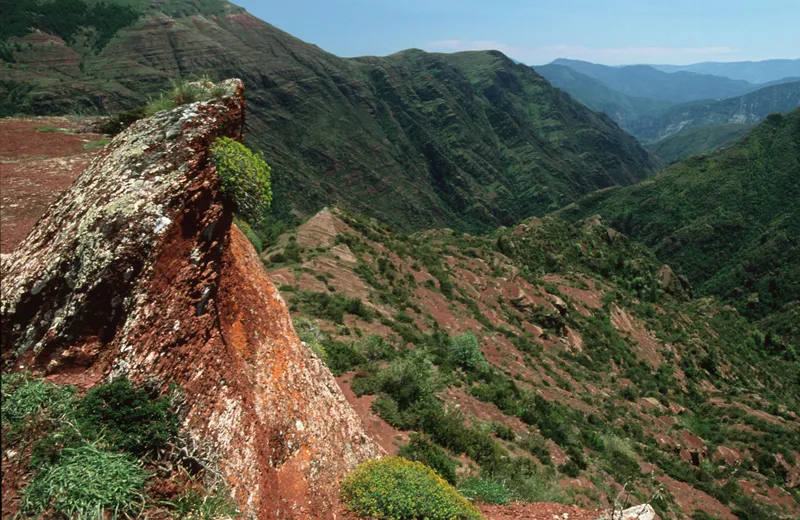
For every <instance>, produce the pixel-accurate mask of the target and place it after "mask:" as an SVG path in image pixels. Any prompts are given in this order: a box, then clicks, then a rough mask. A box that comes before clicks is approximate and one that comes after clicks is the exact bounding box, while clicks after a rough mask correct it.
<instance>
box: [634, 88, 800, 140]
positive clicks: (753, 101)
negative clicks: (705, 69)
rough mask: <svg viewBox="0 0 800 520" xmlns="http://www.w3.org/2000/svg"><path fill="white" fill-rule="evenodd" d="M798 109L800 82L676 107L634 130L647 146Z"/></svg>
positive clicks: (644, 119)
mask: <svg viewBox="0 0 800 520" xmlns="http://www.w3.org/2000/svg"><path fill="white" fill-rule="evenodd" d="M798 106H800V82H795V83H784V84H781V85H773V86H770V87H765V88H762V89H760V90H757V91H755V92H751V93H749V94H745V95H744V96H740V97H736V98H730V99H723V100H719V101H715V100H705V101H696V102H693V103H686V104H681V105H675V106H673V107H670V108H669V109H667V110H666V111H664V112H663V113H662V114H659V115H655V116H645V117H641V118H639V119H638V120H636V121H635V122H634V123H633V124H632V125H631V126H630V131H631V132H632V133H633V134H634V135H635V136H636V137H637V138H638V139H639V140H640V141H641V142H643V143H656V142H658V141H661V140H662V139H665V138H667V137H670V136H672V135H675V134H677V133H679V132H681V131H686V130H691V129H693V128H699V127H703V126H711V125H722V124H755V123H760V122H761V121H763V120H764V118H766V117H767V116H768V115H769V114H771V113H773V112H782V113H785V112H790V111H792V110H794V109H795V108H797V107H798Z"/></svg>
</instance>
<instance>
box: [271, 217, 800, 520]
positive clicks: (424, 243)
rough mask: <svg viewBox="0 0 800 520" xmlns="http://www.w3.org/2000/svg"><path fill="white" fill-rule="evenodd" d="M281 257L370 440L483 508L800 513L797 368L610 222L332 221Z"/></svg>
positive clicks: (287, 291)
mask: <svg viewBox="0 0 800 520" xmlns="http://www.w3.org/2000/svg"><path fill="white" fill-rule="evenodd" d="M262 257H263V259H264V262H265V264H266V265H267V266H268V268H269V269H270V273H271V277H272V279H273V281H274V282H275V283H276V285H279V290H280V291H281V294H282V295H283V297H284V298H285V299H286V300H287V302H288V303H289V304H290V310H291V311H292V314H293V318H294V320H295V328H296V329H297V331H298V334H299V335H300V337H301V339H302V340H303V341H304V342H305V343H306V345H307V346H308V347H309V348H310V349H312V350H314V351H315V352H317V354H318V355H319V356H321V357H322V358H323V359H324V360H325V362H326V363H327V364H328V366H329V367H330V368H331V370H332V371H333V372H334V373H335V374H337V375H338V376H339V377H338V378H337V380H338V382H339V384H340V386H341V387H342V389H343V390H344V392H345V395H346V396H347V397H348V400H349V401H350V402H351V403H352V404H353V406H354V408H355V409H356V410H357V411H358V412H359V413H360V414H361V415H362V417H363V418H364V420H365V424H366V425H367V430H368V432H369V433H370V434H371V435H373V437H374V438H376V440H378V442H380V443H381V445H383V446H384V448H386V449H387V451H389V452H390V453H393V452H397V453H399V455H401V456H405V457H408V458H411V459H413V460H418V461H421V462H423V463H425V464H427V465H429V466H431V467H432V468H433V469H434V470H436V471H437V472H438V473H439V475H440V476H441V477H442V478H444V479H445V480H447V481H449V482H451V483H454V484H455V485H456V487H457V488H458V489H459V490H460V491H461V492H462V493H464V494H465V495H467V496H470V497H473V498H476V499H483V500H489V501H492V502H498V503H504V502H505V501H508V500H521V501H563V502H568V503H569V502H577V503H579V504H583V505H584V506H589V507H599V505H601V504H603V503H604V502H605V503H608V502H609V501H613V499H614V498H615V497H616V496H617V494H618V493H619V488H620V486H621V485H624V484H626V483H628V484H629V485H628V488H629V489H633V490H634V491H633V492H634V495H635V496H634V498H632V499H631V500H632V501H633V502H641V501H643V500H645V499H647V498H648V497H650V496H651V495H653V494H654V493H655V492H656V490H657V489H658V488H660V487H662V488H663V489H664V492H663V494H662V495H661V498H659V499H657V500H656V501H655V505H656V507H657V509H658V510H659V514H660V515H661V518H664V519H667V518H735V516H733V515H737V516H738V517H739V518H742V519H744V518H781V517H783V518H790V517H792V516H793V515H794V516H796V515H797V514H798V512H800V503H798V501H797V500H798V499H800V497H798V496H797V490H796V485H797V480H796V477H794V476H791V475H796V474H797V471H798V469H800V468H799V467H798V464H799V463H800V462H799V461H800V445H798V442H797V440H798V439H800V435H798V434H799V433H800V422H799V421H798V415H797V414H798V412H800V408H799V407H800V395H799V394H798V389H800V385H798V384H797V381H796V374H797V373H798V370H799V369H800V367H799V366H798V363H797V360H791V359H785V358H782V357H780V356H776V355H774V354H771V353H769V352H768V351H766V350H763V349H757V348H753V345H754V344H755V343H754V342H757V341H759V337H760V336H759V332H758V331H757V330H756V329H755V328H754V327H752V326H751V325H750V324H748V322H747V321H746V320H744V319H743V318H742V317H741V316H740V315H739V314H738V312H737V311H736V310H734V309H732V308H730V307H724V306H721V305H719V304H718V303H717V302H716V301H714V300H712V299H697V300H695V299H691V297H690V292H691V287H690V286H689V284H688V283H687V282H686V280H685V279H681V278H680V277H678V276H677V275H675V273H673V272H672V271H671V270H670V269H669V268H668V267H665V266H663V264H662V263H661V262H660V261H658V260H657V259H656V258H655V256H654V255H653V254H652V253H651V252H650V251H649V250H648V249H647V248H646V247H645V246H643V245H641V244H638V243H635V242H632V241H630V240H629V239H628V238H626V237H625V236H624V235H622V234H619V233H616V232H615V231H614V230H613V229H609V228H606V227H605V226H603V225H602V223H601V222H600V221H598V220H597V219H589V220H587V221H585V222H582V223H581V224H580V225H578V226H575V225H572V224H569V223H566V222H564V221H561V220H558V219H554V218H550V217H548V218H544V219H542V220H539V219H531V220H529V221H527V222H525V223H524V224H522V225H519V226H517V227H515V228H513V229H502V230H500V231H498V232H497V233H495V234H493V235H492V236H470V235H466V234H461V233H458V232H453V231H450V230H439V231H426V232H422V233H418V234H414V235H406V234H403V233H399V232H397V231H394V230H392V229H391V228H389V227H388V226H386V225H383V224H379V223H378V222H377V221H375V220H374V219H369V218H363V217H358V216H355V215H352V214H347V213H344V212H342V211H340V210H336V209H334V210H325V211H323V212H321V213H319V214H317V215H316V216H315V217H313V218H312V219H310V220H309V221H308V222H306V223H305V224H303V225H302V226H300V227H299V228H298V229H296V230H293V231H291V232H288V233H286V234H284V235H283V236H281V237H280V238H279V239H278V241H277V242H276V243H275V244H274V245H272V246H271V247H267V248H266V249H265V251H264V253H263V255H262ZM782 461H785V462H782ZM784 464H788V465H786V466H785V465H784ZM744 490H747V492H745V491H744ZM751 492H752V493H751ZM750 497H752V498H750ZM771 505H772V506H776V507H777V509H775V510H773V509H772V508H771ZM781 508H784V509H781ZM703 514H705V515H706V516H699V515H703Z"/></svg>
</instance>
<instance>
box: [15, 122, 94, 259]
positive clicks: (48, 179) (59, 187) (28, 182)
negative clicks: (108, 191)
mask: <svg viewBox="0 0 800 520" xmlns="http://www.w3.org/2000/svg"><path fill="white" fill-rule="evenodd" d="M48 126H51V127H55V128H61V129H66V130H69V131H71V132H81V131H83V129H84V128H85V126H86V124H85V122H81V121H77V120H74V119H67V118H63V117H43V118H34V119H3V120H0V135H1V136H2V138H0V252H1V253H10V252H11V251H12V250H13V249H14V248H15V247H16V246H17V244H19V243H20V242H21V241H22V239H24V238H25V237H26V236H27V234H28V232H29V231H30V230H31V228H33V225H34V224H36V221H37V220H39V218H40V217H41V216H42V215H43V214H44V212H45V211H46V210H47V208H48V207H49V206H50V204H52V203H53V202H55V200H56V199H57V198H58V197H59V196H60V195H61V193H63V191H64V190H66V189H67V188H68V187H69V185H70V184H72V181H73V180H75V178H76V177H77V176H78V174H80V173H81V172H82V171H83V170H85V169H86V167H87V166H88V165H89V162H90V161H91V160H92V158H93V157H94V156H95V155H96V153H97V152H96V151H87V150H86V149H85V148H84V145H86V144H87V143H89V142H92V141H97V140H99V139H101V138H102V137H103V136H102V135H100V134H95V133H64V132H42V131H38V130H36V128H37V127H39V128H41V127H48Z"/></svg>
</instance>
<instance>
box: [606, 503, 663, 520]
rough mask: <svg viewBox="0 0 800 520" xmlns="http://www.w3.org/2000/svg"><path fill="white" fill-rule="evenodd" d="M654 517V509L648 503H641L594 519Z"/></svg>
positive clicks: (632, 519)
mask: <svg viewBox="0 0 800 520" xmlns="http://www.w3.org/2000/svg"><path fill="white" fill-rule="evenodd" d="M655 517H656V511H655V509H653V507H652V506H651V505H650V504H642V505H638V506H633V507H629V508H628V509H625V510H624V511H617V512H615V513H613V514H612V513H608V514H605V515H602V516H599V517H597V519H596V520H654V518H655Z"/></svg>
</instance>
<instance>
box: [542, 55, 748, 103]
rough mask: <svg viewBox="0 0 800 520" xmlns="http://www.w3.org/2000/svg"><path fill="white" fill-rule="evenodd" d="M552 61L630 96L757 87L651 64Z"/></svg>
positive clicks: (711, 95) (728, 92) (692, 95)
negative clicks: (663, 69)
mask: <svg viewBox="0 0 800 520" xmlns="http://www.w3.org/2000/svg"><path fill="white" fill-rule="evenodd" d="M553 64H555V65H564V66H566V67H570V68H572V69H575V70H577V71H578V72H581V73H583V74H586V75H587V76H590V77H592V78H595V79H598V80H600V81H602V82H603V83H605V84H606V85H607V86H609V87H611V88H613V89H615V90H618V91H620V92H622V93H623V94H627V95H629V96H637V97H645V98H653V99H658V100H663V101H671V102H673V103H685V102H687V101H696V100H699V99H719V98H730V97H736V96H741V95H743V94H746V93H748V92H752V91H753V90H756V89H758V88H759V86H758V85H753V84H751V83H748V82H747V81H742V80H733V79H729V78H724V77H720V76H711V75H708V74H695V73H692V72H681V71H679V72H673V73H667V72H662V71H660V70H657V69H655V68H653V67H651V66H650V65H628V66H624V67H609V66H607V65H598V64H595V63H589V62H586V61H579V60H567V59H557V60H555V61H553Z"/></svg>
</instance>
